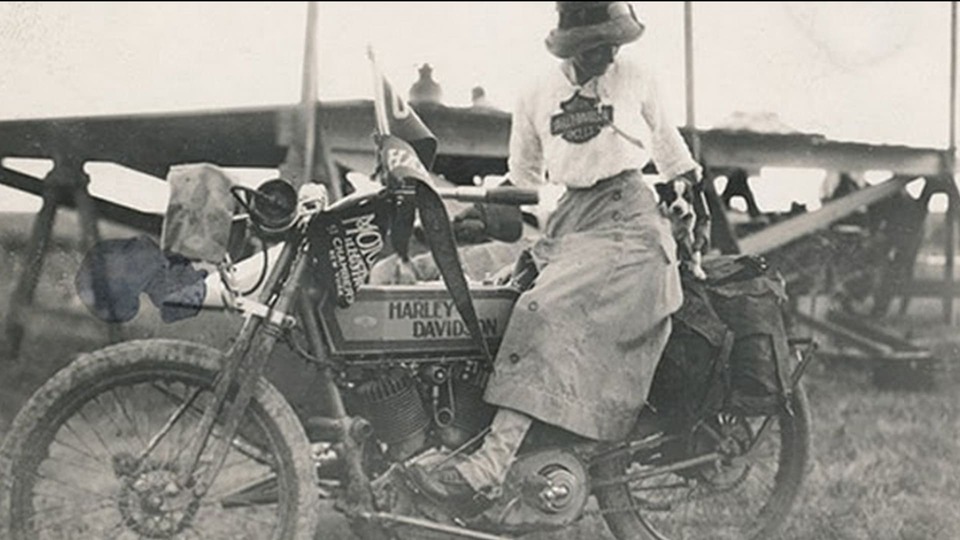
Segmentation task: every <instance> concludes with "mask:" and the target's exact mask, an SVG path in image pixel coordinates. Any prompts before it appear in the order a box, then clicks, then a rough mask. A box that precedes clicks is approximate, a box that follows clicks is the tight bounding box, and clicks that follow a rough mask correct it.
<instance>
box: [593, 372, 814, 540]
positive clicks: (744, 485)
mask: <svg viewBox="0 0 960 540" xmlns="http://www.w3.org/2000/svg"><path fill="white" fill-rule="evenodd" d="M764 422H766V426H764ZM758 435H759V436H758ZM684 446H685V448H683V449H682V450H681V451H680V452H677V450H676V449H674V450H673V454H674V455H673V456H672V457H670V458H668V459H667V460H666V461H664V459H663V458H662V457H660V461H658V462H656V463H653V464H651V463H649V462H646V463H645V462H644V461H643V460H640V461H639V462H637V461H635V460H633V459H631V456H621V457H618V458H615V459H609V460H607V461H604V462H601V463H599V464H597V466H596V468H595V472H594V475H593V478H594V480H595V481H596V482H597V484H598V485H601V486H603V487H600V488H598V489H596V490H595V494H596V496H597V500H598V503H599V506H600V511H601V512H602V514H603V517H604V520H605V521H606V523H607V526H608V527H609V528H610V531H611V532H612V533H613V535H614V536H615V537H616V538H618V539H620V540H626V539H631V540H635V539H655V540H679V539H685V540H687V539H690V540H692V539H701V538H702V539H708V538H709V539H711V540H726V539H730V540H733V539H737V540H744V539H750V540H755V539H756V540H759V539H766V538H773V537H775V536H776V534H777V532H778V531H779V530H780V529H781V527H782V526H783V525H784V523H785V522H786V519H787V517H788V515H789V513H790V510H791V508H792V507H793V504H794V502H795V500H796V497H797V494H798V493H799V491H800V486H801V484H802V482H803V478H804V475H805V474H806V467H807V460H808V456H809V451H810V412H809V405H808V403H807V397H806V394H805V393H804V391H803V388H802V387H798V388H797V390H796V392H794V393H793V395H792V399H791V403H790V407H789V409H788V408H786V407H784V408H782V409H781V410H780V411H779V412H778V413H777V414H774V415H770V416H764V417H749V416H743V415H733V414H726V413H725V414H721V415H717V416H716V417H714V418H710V419H705V421H704V422H703V423H702V424H701V427H700V428H698V429H695V430H694V432H693V434H692V437H691V438H690V439H689V440H688V441H686V442H685V443H684ZM751 449H752V451H751ZM710 452H718V453H721V454H723V455H724V456H725V457H724V458H723V459H721V460H719V462H710V463H709V464H704V465H700V466H698V467H688V468H683V469H679V470H675V471H672V472H666V473H665V474H656V475H654V474H653V473H655V472H656V468H657V467H660V468H661V469H660V470H664V469H663V467H664V466H666V465H670V464H671V463H676V462H678V461H680V460H685V459H691V458H695V457H696V456H702V455H705V454H708V453H710ZM668 453H669V452H668ZM618 478H619V479H621V480H624V479H627V478H630V479H631V480H630V481H624V482H621V483H611V480H612V479H618ZM605 480H606V481H607V483H606V484H604V481H605ZM614 481H615V480H614Z"/></svg>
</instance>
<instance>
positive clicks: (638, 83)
mask: <svg viewBox="0 0 960 540" xmlns="http://www.w3.org/2000/svg"><path fill="white" fill-rule="evenodd" d="M557 11H558V14H559V24H558V26H557V28H555V29H553V30H552V31H551V32H550V34H549V35H548V36H547V38H546V46H547V49H548V50H549V51H550V52H551V53H552V54H553V55H554V56H556V57H558V58H560V59H561V60H562V62H560V63H559V65H557V64H554V63H551V65H550V66H549V69H547V70H546V71H545V72H543V73H539V74H538V75H539V76H538V77H537V78H536V79H535V81H536V83H535V84H534V85H533V86H531V87H530V88H529V89H528V90H527V91H525V92H524V93H523V94H522V96H521V98H520V100H519V102H518V104H517V106H516V108H515V110H514V115H513V125H512V130H511V134H510V157H509V170H510V172H509V177H510V180H511V182H512V183H514V184H515V185H519V186H521V187H536V186H538V185H540V184H542V183H544V182H546V181H548V179H549V182H554V183H558V184H562V185H565V186H566V188H567V190H566V194H565V195H564V196H563V197H562V198H561V199H560V202H559V204H558V207H557V209H556V211H555V212H554V213H553V214H552V215H551V217H550V219H549V220H548V222H547V223H546V227H545V228H544V230H543V233H544V234H543V237H542V239H540V240H539V241H538V242H537V243H536V244H535V245H534V246H533V247H532V248H531V249H530V255H531V256H532V260H533V261H534V263H535V264H536V266H537V269H538V270H539V276H538V277H537V279H536V282H535V284H534V285H533V287H532V288H530V289H529V290H527V291H526V292H524V293H523V294H522V295H521V296H520V297H519V299H518V301H517V303H516V307H515V309H514V313H513V314H512V316H511V319H510V323H509V325H508V327H507V329H506V334H505V335H504V338H503V342H502V344H501V346H500V349H499V351H498V353H497V357H496V360H495V363H494V372H493V374H492V377H491V380H490V383H489V386H488V387H487V390H486V393H485V395H484V399H485V400H486V401H487V402H489V403H491V404H494V405H496V406H498V407H499V409H498V412H497V414H496V416H495V417H494V420H493V423H492V426H491V429H490V432H489V433H488V434H487V435H486V437H485V439H484V441H483V444H482V446H481V447H480V448H479V449H478V450H477V451H476V452H474V453H472V454H470V455H468V456H466V457H465V458H464V459H462V460H459V461H454V462H452V463H451V464H450V465H448V466H444V467H441V468H439V469H437V470H431V471H428V470H426V469H422V468H416V467H414V469H413V471H412V472H413V476H414V478H415V479H416V481H417V482H418V483H419V484H420V485H421V487H422V488H423V490H424V491H425V492H426V493H428V494H430V495H432V496H434V497H436V498H439V499H445V500H447V501H449V502H452V503H470V502H471V501H474V502H475V501H478V500H482V499H483V497H478V495H483V496H486V497H487V498H494V497H496V495H497V492H498V488H499V486H500V485H501V484H502V482H503V481H504V479H505V477H506V473H507V470H508V468H509V467H510V464H511V462H512V461H513V459H514V457H515V455H516V452H517V450H518V449H519V447H520V444H521V442H522V441H523V439H524V436H525V435H526V434H527V432H528V430H529V429H530V426H531V424H532V423H533V422H534V420H537V421H539V422H543V423H546V424H549V425H551V426H556V427H559V428H562V429H564V430H567V431H569V432H572V433H574V434H576V435H579V436H581V437H585V438H589V439H593V440H600V441H612V440H619V439H623V438H625V437H626V436H627V435H628V434H629V433H630V432H631V429H632V428H633V427H634V425H635V422H636V419H637V416H638V413H639V412H640V410H641V408H642V406H643V404H644V402H645V399H646V397H647V391H648V389H649V387H650V383H651V381H652V379H653V375H654V370H655V369H656V367H657V362H658V360H659V358H660V355H661V352H662V351H663V348H664V346H665V344H666V342H667V338H668V336H669V334H670V315H671V314H672V313H673V312H674V311H676V310H677V309H678V308H679V307H680V304H681V300H682V293H681V289H680V276H679V271H678V265H677V261H676V245H675V242H674V239H673V237H672V235H671V229H670V224H669V222H668V221H667V219H666V218H665V217H664V216H663V215H661V213H660V212H659V210H658V208H657V199H656V195H655V193H654V190H653V189H652V186H651V185H649V184H648V182H647V181H645V180H644V178H643V174H642V173H641V170H642V169H643V167H644V166H645V165H646V164H647V163H648V161H650V159H651V158H652V159H653V161H654V163H655V164H656V166H657V168H658V170H659V173H660V175H661V177H662V178H664V179H679V178H683V179H685V181H686V182H689V183H695V182H697V181H698V177H699V167H698V165H697V163H696V162H695V161H694V160H693V158H692V157H691V155H690V152H689V150H688V149H687V147H686V145H685V143H684V141H683V139H682V138H681V137H680V134H679V132H678V131H677V129H676V126H675V125H674V124H673V123H672V122H671V121H670V120H669V118H668V116H667V114H666V111H665V109H664V106H663V103H662V102H661V98H660V96H659V94H658V90H657V86H656V84H655V82H654V79H653V77H652V76H651V73H650V72H649V71H648V69H647V68H646V67H644V66H643V65H642V64H638V63H636V62H635V61H634V60H633V59H632V58H626V57H624V56H623V55H620V54H618V52H619V50H620V47H621V46H622V45H625V44H627V43H630V42H633V41H635V40H637V39H638V38H639V37H640V35H641V34H642V33H643V30H644V25H643V24H642V23H641V22H640V21H639V19H638V18H637V16H636V14H635V13H634V11H633V8H632V6H631V5H630V4H629V3H628V2H557Z"/></svg>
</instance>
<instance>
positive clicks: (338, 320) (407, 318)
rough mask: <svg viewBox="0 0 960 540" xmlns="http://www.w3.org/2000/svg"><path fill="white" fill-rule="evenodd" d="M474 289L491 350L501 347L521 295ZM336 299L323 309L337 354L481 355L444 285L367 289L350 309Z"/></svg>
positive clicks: (489, 288) (323, 304)
mask: <svg viewBox="0 0 960 540" xmlns="http://www.w3.org/2000/svg"><path fill="white" fill-rule="evenodd" d="M470 291H471V296H472V297H473V304H474V307H475V309H476V312H477V318H478V319H479V321H480V329H481V331H482V333H483V335H484V337H486V338H487V340H488V342H489V343H490V345H491V347H496V346H497V345H499V343H500V341H501V339H502V338H503V333H504V330H505V329H506V327H507V322H508V321H509V320H510V313H511V311H512V310H513V305H514V303H515V302H516V300H517V296H518V293H517V291H516V290H515V289H512V288H508V287H502V286H492V285H472V286H471V287H470ZM331 296H332V295H328V298H327V299H326V300H325V301H322V302H321V303H320V305H319V306H318V309H319V310H320V312H321V317H320V319H321V321H322V326H323V331H324V332H325V333H326V336H327V339H328V343H329V344H330V346H331V349H332V351H331V352H333V353H334V354H383V353H390V352H424V353H437V352H449V353H453V354H471V353H479V351H478V350H477V347H476V345H475V343H474V342H473V339H472V337H471V335H470V331H469V329H468V328H467V326H466V325H465V324H464V323H463V319H462V318H461V317H460V313H459V312H457V308H456V305H455V304H454V302H453V298H451V297H450V293H449V292H447V290H446V288H445V287H444V286H443V283H441V282H430V283H422V284H417V285H364V286H362V287H360V288H359V289H358V290H357V294H356V297H355V300H354V302H353V303H352V304H350V305H349V306H347V307H341V306H339V305H337V303H336V301H335V299H333V298H331Z"/></svg>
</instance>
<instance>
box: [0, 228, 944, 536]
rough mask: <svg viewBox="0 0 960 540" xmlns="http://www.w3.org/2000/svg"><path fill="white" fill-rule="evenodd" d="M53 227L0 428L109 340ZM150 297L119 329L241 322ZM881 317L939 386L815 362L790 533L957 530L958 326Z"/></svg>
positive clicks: (598, 529)
mask: <svg viewBox="0 0 960 540" xmlns="http://www.w3.org/2000/svg"><path fill="white" fill-rule="evenodd" d="M27 223H28V222H27V220H26V218H24V217H21V216H15V217H11V216H0V313H2V314H5V313H6V311H7V307H8V305H9V295H10V292H11V290H12V287H13V280H14V277H15V276H17V275H19V272H20V269H21V268H22V263H23V257H22V246H23V243H24V240H23V238H24V235H25V232H26V224H27ZM58 230H61V234H62V236H61V237H60V239H59V240H58V241H56V242H54V244H53V246H52V248H51V253H50V256H49V259H48V262H47V265H46V267H45V268H44V271H43V274H42V276H41V280H40V287H39V289H38V293H37V302H36V304H37V306H38V309H37V310H35V312H34V313H32V314H31V315H30V316H29V321H30V324H29V327H28V331H27V335H26V340H25V342H24V348H23V352H22V355H21V358H20V360H19V361H14V360H13V359H12V358H9V357H8V358H0V437H2V436H3V434H4V432H5V429H6V428H7V427H8V426H9V423H10V421H11V420H12V418H13V416H14V415H15V414H16V411H17V410H18V409H19V407H20V405H21V404H22V403H23V402H24V401H25V400H26V399H27V398H28V397H29V395H30V394H31V392H32V391H33V390H34V389H35V388H36V387H37V386H38V385H40V384H41V383H42V382H43V381H44V380H45V379H46V378H47V377H49V376H50V375H51V374H52V373H54V372H55V371H56V370H57V369H59V368H60V367H62V366H63V365H65V363H66V362H68V361H69V360H70V358H71V356H72V355H74V354H75V353H77V352H80V351H88V350H93V349H96V348H99V347H101V346H103V345H106V344H107V331H106V327H105V325H103V324H102V323H99V322H97V321H95V320H94V319H93V318H92V317H90V316H89V315H88V314H86V312H85V310H84V308H83V307H82V305H80V304H79V301H78V300H77V298H76V296H75V293H74V292H73V285H72V283H73V273H74V272H75V271H76V268H77V266H78V264H79V262H80V254H79V253H78V251H77V249H76V246H75V243H74V242H73V241H72V240H71V239H72V238H73V234H74V233H73V232H72V231H73V230H75V229H72V228H71V227H70V223H69V222H67V223H62V224H61V225H59V226H58ZM108 234H110V235H115V236H125V235H130V234H131V233H129V232H128V231H123V230H119V229H117V230H111V231H109V233H108ZM144 306H145V307H144V308H143V309H142V310H141V314H140V316H138V318H137V319H136V320H135V321H134V322H133V323H131V324H128V325H125V326H124V328H123V329H122V337H123V338H124V339H130V338H136V337H147V336H166V337H178V338H181V339H192V340H197V341H202V342H206V343H209V344H212V345H215V346H224V345H226V344H227V343H228V340H229V338H230V337H231V335H232V333H233V332H234V331H235V329H236V328H237V324H236V321H235V320H233V319H230V318H227V317H224V316H222V315H218V314H203V315H201V316H200V317H199V318H197V319H193V320H188V321H185V322H181V323H176V324H169V325H166V324H163V323H161V322H160V321H159V317H158V316H157V314H156V313H155V312H154V310H153V308H152V307H150V306H149V304H146V303H145V304H144ZM885 322H887V323H888V324H890V325H892V326H894V327H896V328H897V329H899V330H902V331H909V332H911V333H912V335H913V336H914V337H915V338H916V339H917V340H918V341H920V342H922V343H924V344H926V345H928V346H929V347H931V348H932V349H933V350H934V351H935V352H936V353H937V356H938V357H939V358H940V360H941V363H940V371H938V373H937V376H936V384H935V385H934V387H933V388H932V389H930V390H927V391H902V390H880V389H878V388H877V387H876V386H875V385H874V384H873V382H872V378H871V371H870V369H869V366H864V365H857V364H853V363H844V362H839V361H835V362H820V363H818V364H816V365H815V366H814V367H813V368H812V369H811V370H810V372H809V374H808V376H807V380H806V384H807V389H808V392H809V396H810V402H811V404H812V412H813V444H812V447H813V450H812V457H813V460H812V464H811V467H810V470H809V474H808V477H807V481H806V484H805V486H804V489H803V492H802V495H801V497H800V500H799V503H798V505H797V506H796V509H795V512H794V513H793V515H792V517H791V519H790V521H789V523H788V524H787V527H786V531H785V533H784V538H788V539H808V538H817V539H864V540H866V539H870V540H874V539H879V540H883V539H890V540H894V539H897V540H901V539H902V540H912V539H917V540H920V539H943V540H950V539H956V538H960V504H958V501H960V369H958V366H960V337H958V335H957V334H958V333H960V332H958V331H957V330H958V328H957V327H956V326H950V325H945V324H943V323H942V322H941V317H940V304H939V302H929V301H928V302H919V301H917V302H914V304H913V306H912V307H911V310H910V312H909V313H908V316H906V317H897V318H891V319H888V320H887V321H885ZM0 345H3V344H2V343H0ZM300 366H301V364H298V363H297V362H296V361H293V362H280V363H279V367H277V368H275V370H274V373H273V378H274V379H275V380H278V381H281V382H282V384H281V385H280V386H281V388H282V389H283V390H284V391H285V393H287V394H288V395H289V396H291V398H292V401H294V402H295V403H297V404H299V405H300V406H301V407H303V408H308V407H309V397H310V380H309V377H302V376H299V370H300ZM331 527H333V528H330V529H326V532H327V533H328V536H323V535H322V537H324V538H326V537H339V535H340V534H344V532H345V529H344V528H342V525H338V526H333V525H331ZM604 535H606V536H604ZM538 537H539V536H538ZM542 537H546V536H542ZM600 537H609V535H608V533H607V532H606V530H605V528H604V526H603V525H602V523H601V522H600V521H599V519H597V518H593V517H588V518H587V519H585V520H584V521H583V522H582V523H581V524H580V526H579V527H578V528H577V529H575V530H571V531H569V532H565V533H564V534H563V535H561V536H560V538H566V539H568V540H573V539H578V538H579V539H592V538H600Z"/></svg>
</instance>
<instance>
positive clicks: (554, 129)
mask: <svg viewBox="0 0 960 540" xmlns="http://www.w3.org/2000/svg"><path fill="white" fill-rule="evenodd" d="M560 109H561V111H562V112H559V113H556V114H554V115H553V116H551V117H550V134H551V135H560V136H561V137H563V140H565V141H567V142H571V143H575V144H581V143H585V142H587V141H589V140H590V139H592V138H594V137H596V136H597V135H598V134H599V133H600V130H601V129H603V126H605V125H607V124H609V123H611V122H613V105H603V106H601V105H600V99H599V98H591V97H586V96H582V95H580V92H579V91H577V92H576V93H575V94H573V96H572V97H571V98H570V99H568V100H566V101H564V102H561V103H560Z"/></svg>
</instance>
